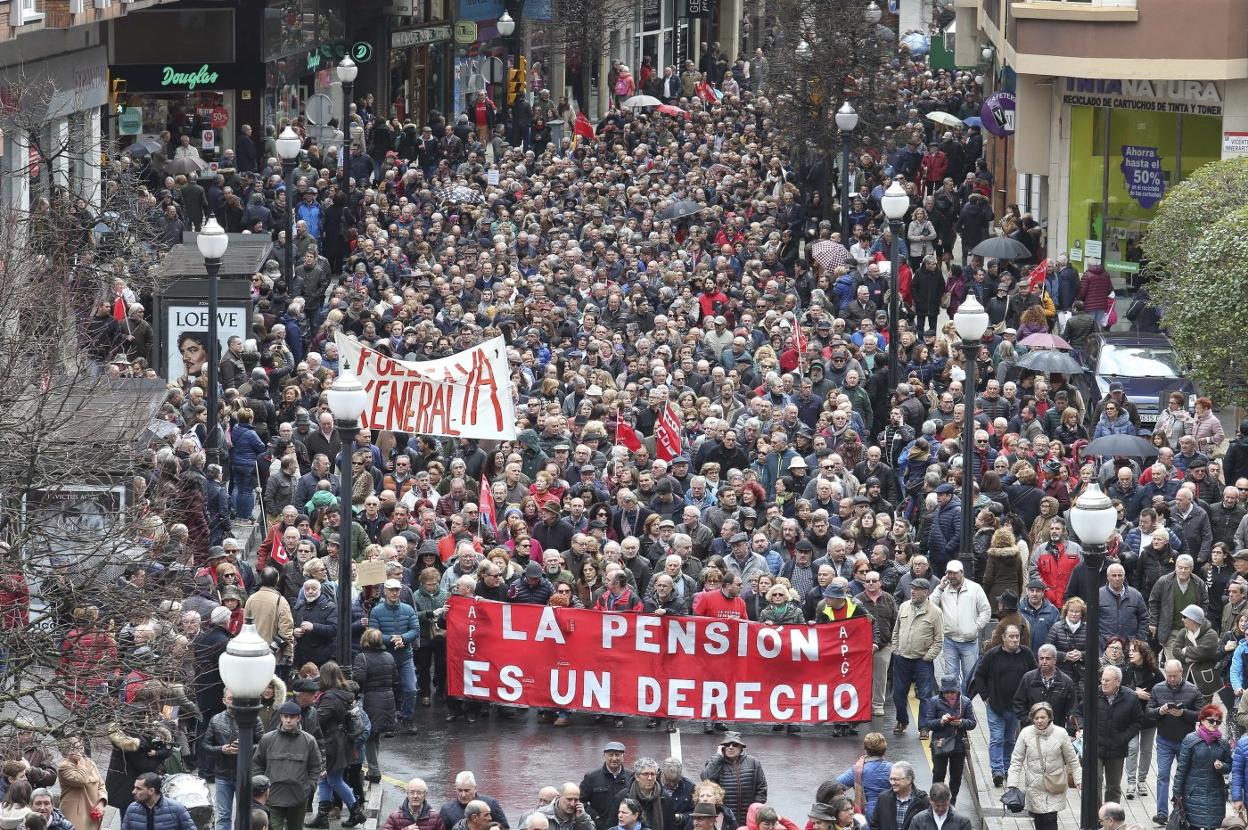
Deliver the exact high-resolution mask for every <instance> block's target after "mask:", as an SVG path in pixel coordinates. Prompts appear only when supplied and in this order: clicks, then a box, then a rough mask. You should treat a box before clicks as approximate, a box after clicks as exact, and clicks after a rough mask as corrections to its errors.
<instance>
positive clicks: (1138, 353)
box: [1097, 343, 1180, 378]
mask: <svg viewBox="0 0 1248 830" xmlns="http://www.w3.org/2000/svg"><path fill="white" fill-rule="evenodd" d="M1097 369H1098V371H1099V373H1100V374H1102V375H1120V376H1123V377H1129V378H1177V377H1178V376H1179V375H1180V371H1179V355H1178V352H1176V351H1175V350H1174V348H1173V347H1171V346H1113V345H1110V344H1108V343H1106V344H1105V345H1104V346H1103V347H1102V348H1101V360H1100V365H1099V366H1098V367H1097Z"/></svg>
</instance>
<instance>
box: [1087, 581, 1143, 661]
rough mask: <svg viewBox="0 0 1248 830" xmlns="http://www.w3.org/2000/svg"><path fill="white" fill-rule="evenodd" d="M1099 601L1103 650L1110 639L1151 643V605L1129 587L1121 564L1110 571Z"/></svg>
mask: <svg viewBox="0 0 1248 830" xmlns="http://www.w3.org/2000/svg"><path fill="white" fill-rule="evenodd" d="M1099 601H1100V609H1101V647H1102V648H1103V647H1104V646H1105V643H1106V642H1107V641H1108V640H1109V638H1110V637H1121V638H1122V639H1124V640H1136V639H1147V635H1148V622H1149V620H1148V603H1147V602H1146V601H1145V599H1144V597H1143V595H1142V594H1140V592H1139V591H1137V590H1135V589H1134V588H1132V587H1131V586H1130V585H1128V584H1127V571H1126V569H1125V568H1123V567H1122V565H1121V564H1119V563H1117V562H1115V563H1113V564H1112V565H1110V566H1109V567H1108V568H1107V569H1106V571H1105V586H1104V587H1103V588H1101V590H1100V597H1099Z"/></svg>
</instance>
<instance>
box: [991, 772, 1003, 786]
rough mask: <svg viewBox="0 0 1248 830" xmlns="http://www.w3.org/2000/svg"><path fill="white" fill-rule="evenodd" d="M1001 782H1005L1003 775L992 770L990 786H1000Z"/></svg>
mask: <svg viewBox="0 0 1248 830" xmlns="http://www.w3.org/2000/svg"><path fill="white" fill-rule="evenodd" d="M1003 783H1005V776H1004V775H1002V774H1001V773H999V772H994V773H993V774H992V786H994V787H1000V786H1001V785H1002V784H1003Z"/></svg>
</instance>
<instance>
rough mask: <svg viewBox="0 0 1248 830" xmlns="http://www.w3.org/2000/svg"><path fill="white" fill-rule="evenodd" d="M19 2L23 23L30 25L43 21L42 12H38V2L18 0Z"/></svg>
mask: <svg viewBox="0 0 1248 830" xmlns="http://www.w3.org/2000/svg"><path fill="white" fill-rule="evenodd" d="M20 2H21V6H22V22H23V23H31V22H34V21H36V20H42V19H43V12H41V11H39V6H38V0H20Z"/></svg>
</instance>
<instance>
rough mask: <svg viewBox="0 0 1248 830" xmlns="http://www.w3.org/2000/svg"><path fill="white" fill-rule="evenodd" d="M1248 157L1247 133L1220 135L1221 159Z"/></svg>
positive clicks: (1224, 133) (1225, 133)
mask: <svg viewBox="0 0 1248 830" xmlns="http://www.w3.org/2000/svg"><path fill="white" fill-rule="evenodd" d="M1236 156H1248V133H1233V132H1223V133H1222V158H1224V159H1229V158H1235V157H1236Z"/></svg>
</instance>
